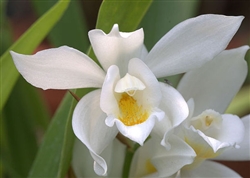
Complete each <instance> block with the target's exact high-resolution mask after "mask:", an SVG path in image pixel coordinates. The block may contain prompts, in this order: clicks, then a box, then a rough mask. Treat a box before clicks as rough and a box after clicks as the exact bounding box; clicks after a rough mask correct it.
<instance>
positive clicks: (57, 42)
mask: <svg viewBox="0 0 250 178" xmlns="http://www.w3.org/2000/svg"><path fill="white" fill-rule="evenodd" d="M55 2H56V0H50V1H32V3H33V5H34V7H35V9H36V11H37V13H38V14H39V15H42V14H43V13H44V12H45V11H46V10H47V9H49V7H51V6H52V5H53V4H55ZM72 19H74V20H72ZM69 24H70V25H69ZM87 31H88V30H87V26H86V22H85V19H84V15H83V12H82V11H81V4H80V1H71V2H70V4H69V7H68V8H67V10H66V11H65V13H64V15H63V17H62V18H61V20H60V21H59V22H58V23H57V24H56V25H55V27H54V28H53V29H52V30H51V31H50V33H49V34H48V39H49V41H50V42H51V43H52V44H53V45H54V46H62V45H67V46H70V47H73V48H76V49H78V50H80V51H86V50H87V48H88V47H89V40H88V35H87Z"/></svg>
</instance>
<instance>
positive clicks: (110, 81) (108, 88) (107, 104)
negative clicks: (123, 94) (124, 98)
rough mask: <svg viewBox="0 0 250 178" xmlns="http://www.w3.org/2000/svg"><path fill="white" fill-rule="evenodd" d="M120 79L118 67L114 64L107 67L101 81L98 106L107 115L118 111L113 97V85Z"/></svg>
mask: <svg viewBox="0 0 250 178" xmlns="http://www.w3.org/2000/svg"><path fill="white" fill-rule="evenodd" d="M119 79H120V74H119V68H118V67H117V66H115V65H112V66H110V67H109V69H108V71H107V75H106V77H105V80H104V82H103V86H102V92H101V100H100V107H101V109H102V111H103V112H105V113H106V114H107V115H108V116H109V115H112V114H118V113H116V112H117V111H119V107H118V104H117V100H116V97H115V85H116V83H117V82H118V80H119Z"/></svg>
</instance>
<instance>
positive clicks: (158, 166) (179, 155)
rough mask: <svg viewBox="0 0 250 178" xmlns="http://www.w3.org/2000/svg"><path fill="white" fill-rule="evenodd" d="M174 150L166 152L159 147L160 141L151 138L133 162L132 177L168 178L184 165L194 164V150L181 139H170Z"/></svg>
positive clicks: (138, 151)
mask: <svg viewBox="0 0 250 178" xmlns="http://www.w3.org/2000/svg"><path fill="white" fill-rule="evenodd" d="M170 143H171V145H172V149H170V150H166V149H165V148H164V147H163V146H161V145H159V140H158V139H157V138H156V137H155V138H151V139H150V140H148V141H147V142H146V143H145V145H144V146H143V147H140V148H139V149H138V150H137V151H136V153H135V155H134V158H133V160H132V164H131V171H130V175H131V176H132V177H141V176H145V177H168V176H170V175H172V174H174V173H176V172H177V171H178V170H179V169H181V168H182V167H183V166H184V165H187V164H190V163H192V162H193V160H194V157H195V156H196V154H195V152H194V151H193V149H192V148H191V147H190V146H189V145H187V144H186V143H185V142H184V141H182V140H181V139H180V138H179V137H177V136H174V135H172V136H171V138H170Z"/></svg>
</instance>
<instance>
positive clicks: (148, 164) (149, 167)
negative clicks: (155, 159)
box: [146, 159, 157, 174]
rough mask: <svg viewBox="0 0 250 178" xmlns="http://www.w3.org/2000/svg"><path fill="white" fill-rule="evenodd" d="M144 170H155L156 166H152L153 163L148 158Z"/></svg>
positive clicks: (150, 171) (149, 171)
mask: <svg viewBox="0 0 250 178" xmlns="http://www.w3.org/2000/svg"><path fill="white" fill-rule="evenodd" d="M146 170H147V173H148V174H152V173H154V172H157V170H156V168H155V167H154V165H153V164H152V163H151V161H150V160H149V159H148V160H147V161H146Z"/></svg>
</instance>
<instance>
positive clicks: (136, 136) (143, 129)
mask: <svg viewBox="0 0 250 178" xmlns="http://www.w3.org/2000/svg"><path fill="white" fill-rule="evenodd" d="M164 115H165V114H164V112H162V111H161V110H158V109H154V110H152V112H151V115H150V116H149V117H148V119H147V120H146V121H144V122H143V123H141V124H136V125H133V126H126V125H124V124H123V122H121V121H120V120H119V119H117V118H115V117H113V116H109V117H108V118H107V119H106V121H105V122H106V124H107V125H108V126H113V125H114V123H116V126H117V128H118V130H119V131H120V132H121V134H122V135H124V136H125V137H127V138H129V139H131V140H133V141H135V142H137V143H139V144H140V145H143V143H144V141H145V140H146V139H147V137H148V136H149V134H150V133H151V131H152V129H153V127H154V125H155V122H158V121H160V120H161V119H162V118H163V117H164Z"/></svg>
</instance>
